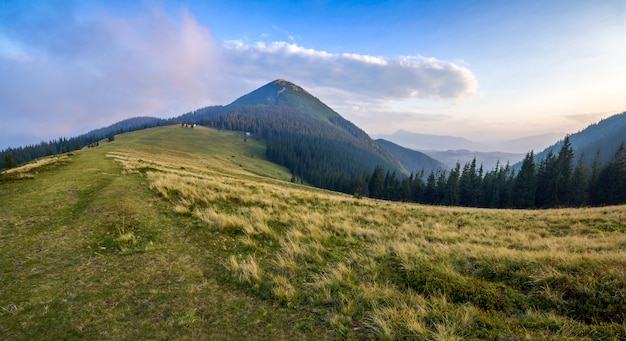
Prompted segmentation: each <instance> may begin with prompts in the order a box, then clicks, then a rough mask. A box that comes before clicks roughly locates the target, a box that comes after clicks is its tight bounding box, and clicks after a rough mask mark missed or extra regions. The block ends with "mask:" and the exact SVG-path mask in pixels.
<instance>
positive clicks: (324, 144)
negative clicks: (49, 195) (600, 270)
mask: <svg viewBox="0 0 626 341" xmlns="http://www.w3.org/2000/svg"><path fill="white" fill-rule="evenodd" d="M624 118H626V113H622V114H619V115H615V116H613V117H611V118H609V119H606V120H605V122H600V124H595V125H592V126H590V127H589V128H587V129H585V130H584V131H583V132H580V133H577V134H575V135H572V136H573V137H576V139H575V141H576V143H577V144H578V145H577V146H576V150H574V148H573V147H572V143H571V142H570V136H566V137H565V138H564V139H563V141H559V142H558V143H557V144H555V145H554V146H551V147H550V148H548V149H546V150H545V151H543V152H542V153H539V154H538V155H534V152H533V151H531V152H529V153H528V154H527V155H526V157H525V159H524V161H523V162H522V163H521V166H519V167H518V166H515V165H514V166H510V165H509V164H506V165H501V164H498V165H497V166H496V167H495V168H494V169H492V170H484V169H483V168H482V165H477V164H476V161H475V160H474V161H473V162H470V163H467V164H465V165H464V166H463V167H461V165H460V164H457V166H456V167H455V168H454V169H452V170H450V171H443V170H434V169H430V170H425V169H421V170H411V172H409V171H408V170H407V169H406V168H405V167H403V165H402V164H401V163H400V162H399V161H398V160H397V159H395V158H394V157H393V156H392V155H391V153H390V152H389V151H388V150H387V149H385V148H384V147H383V146H382V145H380V144H378V143H377V142H375V141H373V140H371V139H370V138H369V136H368V135H367V134H366V133H365V132H364V131H362V130H361V129H360V128H358V127H356V126H355V125H354V124H352V123H350V122H349V121H347V120H345V119H344V118H342V117H341V116H340V115H339V114H337V113H335V112H334V111H333V110H332V109H330V108H329V107H328V106H326V105H325V104H323V103H322V102H321V101H319V100H318V99H317V98H315V97H313V96H311V95H310V94H309V93H308V92H306V91H305V90H304V89H302V88H300V87H298V86H296V85H295V84H293V83H289V82H287V81H284V80H277V81H274V82H272V83H269V84H267V85H265V86H263V87H261V88H259V89H258V90H256V91H254V92H252V93H250V94H247V95H245V96H242V97H241V98H239V99H238V100H236V101H235V102H233V103H232V104H230V105H227V106H212V107H206V108H202V109H199V110H196V111H194V112H190V113H187V114H184V115H181V116H179V117H177V118H172V119H168V120H163V119H157V118H149V117H141V118H134V119H129V120H125V121H122V122H120V123H117V124H115V125H113V126H110V127H107V128H103V129H99V130H96V131H92V132H90V133H87V134H84V135H81V136H79V137H75V138H70V139H65V138H60V139H58V140H53V141H50V142H42V143H40V144H38V145H34V146H27V147H21V148H9V149H7V150H4V151H2V152H0V157H1V159H0V162H2V164H1V165H2V167H3V168H5V169H6V168H12V167H15V166H17V165H18V164H22V163H25V162H28V161H30V160H33V159H36V158H39V157H43V156H47V155H54V154H59V153H65V152H70V151H73V150H76V149H80V148H84V147H89V146H94V145H96V144H98V143H99V141H101V140H102V139H109V140H113V139H114V136H115V134H119V133H124V132H130V131H134V130H139V129H145V128H150V127H156V126H162V125H170V124H183V125H186V124H187V125H189V126H190V127H193V125H195V124H199V125H203V126H207V127H212V128H216V129H221V130H233V131H241V132H242V136H243V138H244V139H247V138H255V139H258V140H262V141H264V142H265V144H266V146H267V149H266V156H267V158H268V159H269V160H270V161H272V162H275V163H277V164H279V165H282V166H285V167H287V168H288V169H289V170H290V171H291V172H292V181H293V182H300V183H306V184H309V185H312V186H315V187H319V188H324V189H329V190H333V191H338V192H343V193H348V194H353V195H355V196H356V197H371V198H377V199H385V200H393V201H404V202H416V203H422V204H431V205H448V206H466V207H487V208H552V207H580V206H602V205H614V204H622V203H626V149H625V148H624V142H623V137H621V138H620V140H621V144H619V142H617V143H616V139H617V136H620V134H621V132H623V129H621V127H622V126H624V121H626V120H625V119H624ZM609 121H611V122H609ZM616 123H619V124H616ZM607 127H608V128H607ZM607 129H609V130H610V131H607ZM620 129H621V130H620ZM585 132H591V133H585ZM583 133H585V134H583ZM590 135H591V136H590ZM598 135H599V136H602V137H601V138H598V137H597V136H598ZM614 135H615V136H614ZM607 139H611V140H607ZM598 141H599V142H603V143H602V144H601V145H598V143H599V142H598ZM590 147H592V148H596V150H595V151H592V152H589V148H590ZM556 148H558V150H557V149H556ZM585 151H587V152H588V154H587V155H590V154H593V153H595V155H593V157H592V158H588V157H587V156H586V155H585ZM607 154H610V157H609V156H607ZM538 156H540V157H541V159H538ZM8 178H9V175H8V174H4V175H3V179H4V180H7V179H8ZM0 179H2V178H0Z"/></svg>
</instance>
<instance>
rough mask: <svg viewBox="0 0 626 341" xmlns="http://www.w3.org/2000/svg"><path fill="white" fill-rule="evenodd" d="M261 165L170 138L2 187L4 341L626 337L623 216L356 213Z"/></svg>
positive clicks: (121, 146)
mask: <svg viewBox="0 0 626 341" xmlns="http://www.w3.org/2000/svg"><path fill="white" fill-rule="evenodd" d="M263 155H264V153H263V146H261V145H259V144H256V143H254V142H253V141H250V140H249V141H248V142H247V143H244V142H243V138H242V136H240V134H237V133H232V132H218V131H215V130H210V129H204V128H201V129H185V128H182V127H179V126H169V127H161V128H154V129H149V130H143V131H139V132H135V133H131V134H125V135H119V136H116V140H115V141H114V142H112V143H106V144H101V145H100V146H99V147H96V148H91V149H86V150H82V151H79V152H75V153H73V154H71V155H68V154H66V155H63V156H59V157H55V158H51V159H48V160H47V161H46V162H42V161H40V162H39V163H38V164H31V165H30V167H27V168H26V167H25V168H20V169H17V170H13V171H12V173H10V174H4V175H3V177H2V178H3V181H2V182H0V203H1V205H0V253H1V254H2V257H1V258H0V335H2V338H3V339H76V338H83V339H271V340H274V339H336V338H340V339H341V338H346V339H367V338H377V339H390V340H391V339H403V338H404V339H406V338H410V339H436V340H455V339H525V338H530V339H623V338H626V327H625V324H626V321H625V315H624V307H625V306H626V232H625V230H626V216H625V215H624V212H625V211H626V207H624V206H619V207H605V208H594V209H577V210H574V209H566V210H544V211H510V210H506V211H504V210H501V211H496V210H481V209H462V208H443V207H427V206H419V205H410V204H402V203H391V202H383V201H375V200H368V199H355V198H353V197H350V196H344V195H339V194H335V193H331V192H325V191H321V190H316V189H312V188H308V187H303V186H298V185H294V184H291V183H289V182H286V181H284V180H285V179H289V177H290V175H289V173H288V172H286V171H285V170H284V169H282V168H280V167H277V166H275V165H273V164H271V163H268V162H267V161H265V160H264V157H263ZM280 179H282V180H280Z"/></svg>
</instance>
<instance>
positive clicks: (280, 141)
mask: <svg viewBox="0 0 626 341" xmlns="http://www.w3.org/2000/svg"><path fill="white" fill-rule="evenodd" d="M179 120H180V121H183V122H188V123H197V124H200V125H205V126H208V127H213V128H217V129H226V130H236V131H241V132H247V133H249V134H250V135H251V137H252V138H257V139H263V140H264V141H265V142H266V145H267V157H268V158H269V159H270V160H271V161H273V162H275V163H278V164H279V165H282V166H285V167H287V168H288V169H290V170H291V172H292V173H293V180H294V181H302V182H307V183H310V184H312V185H314V186H318V187H322V188H327V189H333V190H339V191H351V190H352V189H353V188H354V186H355V185H354V184H355V182H357V181H358V179H359V178H360V177H362V176H363V175H369V174H370V173H371V172H372V171H373V170H374V168H375V167H376V166H381V167H383V168H384V169H386V170H388V171H391V172H396V173H397V174H399V175H402V176H405V175H408V171H407V170H406V169H405V168H404V167H403V166H402V164H401V163H400V162H399V161H398V160H397V159H396V158H394V156H393V155H392V154H391V153H390V152H389V151H388V150H386V149H385V148H383V147H382V146H380V145H379V144H378V143H376V142H375V141H373V140H372V139H371V138H370V137H369V135H367V134H366V133H365V132H364V131H363V130H361V129H360V128H359V127H357V126H355V125H354V124H352V123H351V122H349V121H347V120H346V119H344V118H343V117H341V115H339V114H338V113H337V112H335V111H334V110H332V109H331V108H330V107H328V106H327V105H326V104H324V103H322V102H321V101H320V100H319V99H318V98H316V97H314V96H313V95H311V94H310V93H309V92H307V91H306V90H304V89H303V88H301V87H300V86H298V85H296V84H294V83H291V82H288V81H286V80H283V79H277V80H275V81H273V82H270V83H268V84H266V85H264V86H262V87H260V88H258V89H256V90H254V91H252V92H250V93H248V94H246V95H244V96H241V97H240V98H238V99H237V100H235V101H234V102H232V103H231V104H228V105H226V106H214V107H207V108H202V109H199V110H196V111H195V112H192V113H187V114H185V115H182V116H181V117H179Z"/></svg>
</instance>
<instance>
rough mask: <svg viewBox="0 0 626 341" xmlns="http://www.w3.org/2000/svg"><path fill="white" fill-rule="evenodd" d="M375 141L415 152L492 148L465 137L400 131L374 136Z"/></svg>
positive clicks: (483, 149) (486, 149) (485, 149)
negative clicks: (394, 144) (388, 142)
mask: <svg viewBox="0 0 626 341" xmlns="http://www.w3.org/2000/svg"><path fill="white" fill-rule="evenodd" d="M373 138H375V139H384V140H387V141H391V142H393V143H396V144H399V145H401V146H403V147H405V148H409V149H414V150H421V151H424V150H460V149H467V150H482V151H488V150H489V149H490V148H489V147H488V146H487V145H485V144H483V143H479V142H474V141H470V140H468V139H466V138H463V137H457V136H446V135H431V134H418V133H412V132H410V131H406V130H398V131H397V132H395V133H393V134H391V135H385V134H379V135H373Z"/></svg>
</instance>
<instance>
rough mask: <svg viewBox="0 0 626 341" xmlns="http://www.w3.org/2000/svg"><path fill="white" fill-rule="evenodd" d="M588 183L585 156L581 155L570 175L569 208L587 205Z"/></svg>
mask: <svg viewBox="0 0 626 341" xmlns="http://www.w3.org/2000/svg"><path fill="white" fill-rule="evenodd" d="M588 181H589V171H588V170H587V167H585V155H584V154H582V155H581V156H580V158H579V159H578V163H577V165H576V168H574V172H573V173H572V178H571V181H570V194H571V198H570V202H569V204H570V206H583V205H586V204H587V200H588V193H587V189H588V187H589V186H588Z"/></svg>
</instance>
